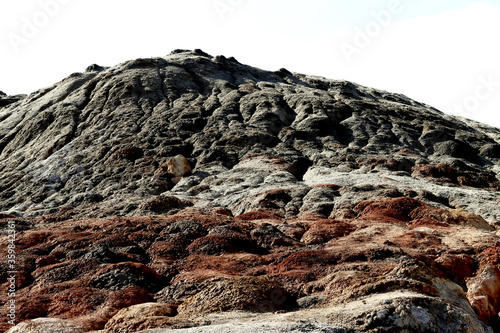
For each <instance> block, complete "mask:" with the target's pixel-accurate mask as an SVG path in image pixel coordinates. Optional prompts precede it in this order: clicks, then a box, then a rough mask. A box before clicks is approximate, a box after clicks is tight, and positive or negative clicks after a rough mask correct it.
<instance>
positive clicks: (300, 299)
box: [0, 50, 500, 333]
mask: <svg viewBox="0 0 500 333" xmlns="http://www.w3.org/2000/svg"><path fill="white" fill-rule="evenodd" d="M4 100H7V101H8V103H7V102H5V103H4V102H3V101H4ZM499 178H500V130H499V129H496V128H492V127H488V126H486V125H484V124H479V123H476V122H473V121H470V120H466V119H459V118H454V117H451V116H447V115H444V114H443V113H441V112H439V111H438V110H435V109H433V108H432V107H429V106H427V105H424V104H422V103H418V102H416V101H413V100H411V99H409V98H407V97H405V96H402V95H398V94H391V93H388V92H384V91H379V90H376V89H372V88H366V87H362V86H359V85H356V84H354V83H350V82H345V81H334V80H327V79H324V78H319V77H311V76H307V75H302V74H296V73H293V74H292V73H291V72H289V71H287V70H286V69H281V70H279V71H276V72H268V71H263V70H260V69H257V68H253V67H249V66H246V65H243V64H240V63H239V62H238V61H236V60H235V59H234V58H225V57H223V56H217V57H212V56H210V55H207V54H206V53H204V52H202V51H200V50H195V51H174V52H173V53H172V54H171V55H169V56H167V57H163V58H151V59H138V60H133V61H129V62H125V63H123V64H120V65H118V66H115V67H110V68H104V67H100V66H97V65H94V66H91V67H89V69H88V70H87V71H86V72H85V73H76V74H73V75H71V76H69V77H68V78H66V79H64V80H63V81H61V82H59V83H57V84H55V85H54V86H52V87H50V88H47V89H43V90H40V91H37V92H35V93H33V94H31V95H29V96H24V97H23V96H21V97H19V98H7V96H5V95H4V94H0V197H1V200H0V211H2V213H1V214H0V226H1V228H0V230H1V234H0V235H1V239H2V243H5V242H6V240H7V228H8V225H12V224H14V225H15V228H16V231H17V240H16V251H17V263H16V265H17V271H18V273H17V275H16V287H17V291H16V302H17V313H16V322H18V323H20V324H19V325H17V326H15V327H12V328H11V325H9V324H8V323H7V322H6V321H4V320H5V318H2V320H3V321H2V322H1V323H0V329H1V330H3V331H5V330H7V329H10V332H38V331H47V332H48V331H51V330H52V329H53V331H54V332H56V331H57V330H59V329H60V330H61V332H65V331H64V330H71V329H73V328H74V329H75V330H80V331H82V332H89V331H93V332H108V333H111V332H138V331H143V330H148V329H153V330H154V331H153V332H170V331H171V330H174V329H175V330H177V329H179V330H180V332H212V331H214V332H247V331H256V332H264V331H265V332H282V331H285V332H342V333H343V332H349V333H350V332H370V333H375V332H401V333H403V332H424V331H429V332H450V333H451V332H453V333H455V332H464V333H465V332H467V333H476V332H479V333H480V332H488V333H491V332H493V331H498V332H500V330H499V322H500V318H499V317H498V313H499V311H500V303H499V302H498V297H499V295H500V266H499V265H500V260H499V258H500V256H499V253H500V250H499V247H498V246H499V243H500V238H499V236H498V235H497V227H498V225H499V221H500V209H499V205H500V181H499ZM9 221H10V222H11V223H10V224H9ZM4 240H5V242H4ZM0 265H1V266H2V269H1V271H0V272H1V283H2V284H1V285H0V289H1V290H0V295H1V296H0V306H2V307H4V306H5V305H6V302H7V299H6V295H7V290H8V289H9V286H10V285H9V283H8V282H6V279H7V277H8V276H7V273H6V272H7V271H9V269H8V266H7V258H6V257H5V256H3V257H2V258H1V259H0ZM22 321H24V322H22ZM51 325H52V326H51ZM207 325H208V326H207ZM51 327H53V328H51ZM56 329H57V330H56ZM37 330H38V331H37Z"/></svg>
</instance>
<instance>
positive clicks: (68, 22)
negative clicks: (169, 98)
mask: <svg viewBox="0 0 500 333" xmlns="http://www.w3.org/2000/svg"><path fill="white" fill-rule="evenodd" d="M33 27H34V29H33ZM360 32H362V33H363V35H364V36H363V35H361V34H360ZM499 32H500V0H490V1H467V0H453V1H452V0H432V1H431V0H383V1H382V0H350V1H347V0H301V1H300V0H141V1H137V0H135V1H131V0H22V1H19V0H1V2H0V49H1V50H2V51H1V58H0V60H1V61H0V90H1V91H4V92H5V93H7V94H17V93H30V92H33V91H35V90H38V89H40V88H43V87H46V86H49V85H51V84H53V83H55V82H58V81H60V80H61V79H63V78H64V77H66V76H68V75H69V74H71V73H72V72H78V71H84V70H85V68H86V67H87V66H88V65H90V64H92V63H97V64H99V65H103V66H110V65H116V64H118V63H120V62H122V61H125V60H129V59H134V58H138V57H152V56H163V55H166V54H168V53H170V51H172V50H173V49H177V48H185V49H195V48H200V49H202V50H204V51H205V52H207V53H210V54H212V55H219V54H223V55H225V56H228V57H229V56H234V57H236V58H237V59H238V60H239V61H240V62H242V63H246V64H249V65H252V66H256V67H260V68H263V69H268V70H277V69H279V68H281V67H285V68H287V69H288V70H290V71H295V72H300V73H305V74H314V75H320V76H325V77H328V78H332V79H346V80H350V81H354V82H356V83H359V84H362V85H366V86H371V87H375V88H380V89H385V90H388V91H392V92H399V93H403V94H405V95H407V96H409V97H411V98H414V99H416V100H418V101H421V102H425V103H428V104H430V105H432V106H434V107H436V108H438V109H440V110H442V111H444V112H447V113H453V114H456V115H460V116H465V117H468V118H472V119H476V120H479V121H482V122H485V123H488V124H491V125H494V126H497V127H500V66H499V61H500V47H499ZM366 34H367V35H366Z"/></svg>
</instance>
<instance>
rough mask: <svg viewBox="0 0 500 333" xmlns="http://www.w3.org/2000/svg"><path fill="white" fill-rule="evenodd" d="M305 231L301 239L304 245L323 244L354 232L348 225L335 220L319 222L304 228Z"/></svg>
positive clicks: (352, 227)
mask: <svg viewBox="0 0 500 333" xmlns="http://www.w3.org/2000/svg"><path fill="white" fill-rule="evenodd" d="M306 229H307V231H306V232H305V233H304V235H303V236H302V238H301V240H300V241H301V242H302V243H304V244H306V245H313V244H323V243H326V242H328V241H329V240H330V239H333V238H337V237H343V236H346V235H348V234H350V233H351V232H352V231H354V230H355V227H354V226H353V225H351V224H349V223H345V222H342V221H336V220H319V221H316V222H313V223H311V224H309V225H307V226H306Z"/></svg>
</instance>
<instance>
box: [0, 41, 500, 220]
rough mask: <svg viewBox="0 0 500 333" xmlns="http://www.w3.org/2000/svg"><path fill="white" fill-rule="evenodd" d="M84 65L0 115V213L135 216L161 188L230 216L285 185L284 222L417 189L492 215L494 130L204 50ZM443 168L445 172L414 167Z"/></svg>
mask: <svg viewBox="0 0 500 333" xmlns="http://www.w3.org/2000/svg"><path fill="white" fill-rule="evenodd" d="M91 67H92V68H91V69H89V70H87V71H86V72H85V73H75V74H73V75H71V76H69V77H67V78H66V79H64V80H63V81H61V82H59V83H57V84H55V85H54V86H52V87H50V88H47V89H43V90H40V91H37V92H35V93H33V94H31V95H29V96H28V97H26V98H23V99H20V100H19V101H17V102H15V103H12V104H9V105H6V106H4V107H3V108H1V109H0V153H1V155H0V172H1V173H0V193H1V199H2V200H1V202H0V211H10V212H17V213H20V214H22V215H24V216H36V215H44V214H47V213H53V212H55V211H57V210H58V209H60V208H61V207H65V206H70V207H73V208H78V209H79V212H81V213H82V214H84V215H85V216H89V215H97V216H108V215H116V214H120V215H138V214H144V213H145V211H144V210H142V209H140V208H141V207H144V205H142V206H141V204H142V203H143V202H144V201H145V200H148V199H150V198H151V197H154V196H156V195H159V194H162V193H165V194H168V195H169V196H176V197H178V198H181V199H183V200H185V201H184V204H188V205H190V204H195V205H198V206H200V207H224V208H228V209H230V210H231V211H232V212H233V214H234V215H238V214H242V213H245V212H247V211H249V210H253V209H258V208H265V207H264V206H265V205H262V203H259V202H258V201H255V200H256V199H255V198H257V197H258V196H259V195H264V193H266V191H268V190H270V189H273V188H277V187H279V188H283V189H285V190H286V192H287V197H286V198H282V201H281V204H278V206H279V207H274V206H276V205H271V206H273V207H274V208H275V209H276V210H277V211H278V213H279V214H281V215H287V214H292V215H293V214H297V213H298V212H321V213H323V214H325V215H329V214H335V212H336V211H338V210H342V209H348V208H349V204H347V202H353V200H354V201H356V199H358V200H357V201H360V200H361V199H362V198H363V197H373V196H384V194H383V193H386V192H388V191H392V192H394V193H395V192H399V193H401V194H404V193H407V192H412V191H413V192H416V194H415V193H414V196H415V197H417V198H418V199H421V200H423V201H426V202H429V203H432V204H434V205H437V206H443V205H444V206H449V207H460V208H465V209H468V210H470V211H472V212H474V213H477V214H480V215H482V216H483V217H484V218H486V219H487V220H488V221H490V222H498V221H499V220H500V212H499V210H498V209H497V205H498V200H499V198H500V197H499V192H498V189H499V186H500V185H499V184H500V183H499V181H498V178H499V176H498V175H499V173H500V167H499V161H500V152H499V149H500V139H499V138H500V130H499V129H496V128H491V127H488V126H486V125H483V124H478V123H475V122H472V121H468V120H464V119H459V118H454V117H451V116H447V115H445V114H443V113H441V112H439V111H438V110H436V109H434V108H432V107H429V106H427V105H425V104H422V103H418V102H416V101H413V100H411V99H409V98H407V97H405V96H403V95H399V94H391V93H388V92H385V91H380V90H376V89H371V88H366V87H363V86H359V85H357V84H354V83H350V82H346V81H335V80H327V79H324V78H319V77H312V76H307V75H302V74H292V73H290V72H289V71H287V70H285V69H281V70H279V71H276V72H268V71H263V70H260V69H257V68H253V67H249V66H246V65H243V64H240V63H238V62H237V61H236V60H235V59H234V58H230V59H226V58H225V57H223V56H217V57H211V56H209V55H207V54H205V53H203V52H202V51H199V50H197V51H182V50H181V51H174V52H173V53H172V54H171V55H169V56H167V57H164V58H150V59H137V60H133V61H128V62H125V63H123V64H120V65H118V66H115V67H111V68H103V67H99V66H97V65H94V66H91ZM2 98H5V97H2ZM178 154H180V155H183V156H185V157H186V158H187V161H188V163H189V167H190V168H191V169H192V172H190V173H188V174H186V175H184V178H181V179H180V181H179V178H180V177H177V178H176V177H174V175H171V174H169V173H168V168H165V167H164V166H165V165H166V164H167V162H168V160H169V159H170V158H172V157H174V156H176V155H178ZM259 154H260V155H262V156H259ZM440 163H445V164H446V165H447V166H449V167H450V170H451V171H449V172H448V174H447V173H446V172H444V173H443V172H442V173H441V174H439V173H438V174H433V173H432V172H427V173H425V172H424V173H416V172H415V168H416V167H417V166H424V167H425V166H429V165H437V164H440ZM162 168H163V169H162ZM320 183H333V184H337V185H339V186H341V187H342V191H341V194H340V195H336V196H335V200H333V202H334V203H333V207H329V206H325V205H319V204H318V203H317V202H316V201H315V200H309V198H310V197H311V195H312V194H310V195H308V193H309V190H310V189H311V186H312V185H317V184H320ZM364 185H369V186H364ZM363 186H364V187H363ZM457 187H461V188H460V189H457ZM413 192H412V193H413ZM331 199H332V198H325V200H327V201H329V200H331ZM177 208H178V207H169V209H173V210H175V209H177ZM330 208H331V210H330ZM146 213H147V212H146ZM151 213H155V212H154V210H153V211H152V212H151Z"/></svg>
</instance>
